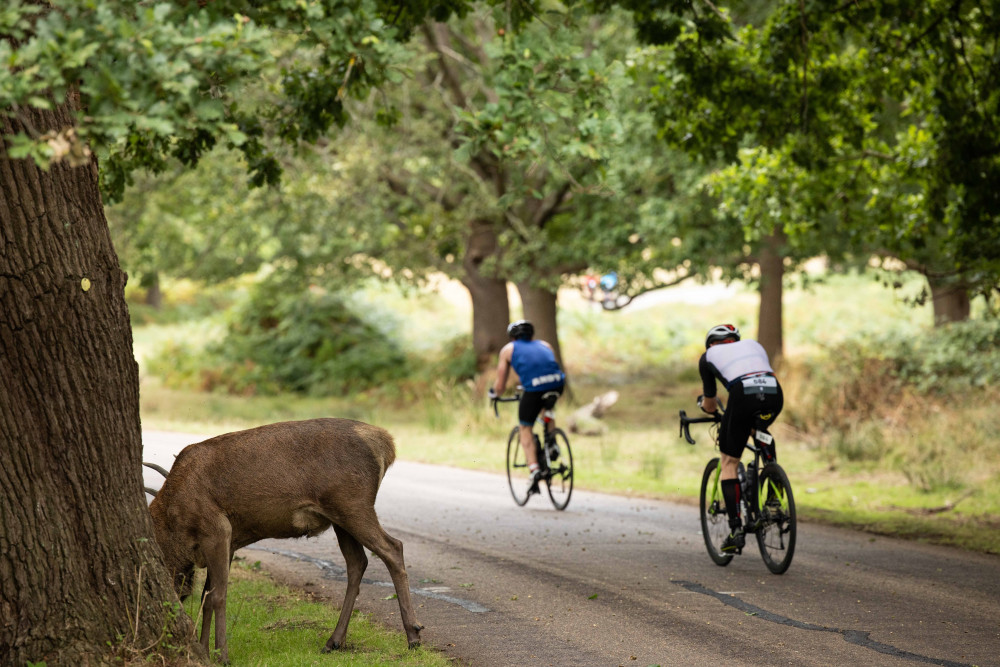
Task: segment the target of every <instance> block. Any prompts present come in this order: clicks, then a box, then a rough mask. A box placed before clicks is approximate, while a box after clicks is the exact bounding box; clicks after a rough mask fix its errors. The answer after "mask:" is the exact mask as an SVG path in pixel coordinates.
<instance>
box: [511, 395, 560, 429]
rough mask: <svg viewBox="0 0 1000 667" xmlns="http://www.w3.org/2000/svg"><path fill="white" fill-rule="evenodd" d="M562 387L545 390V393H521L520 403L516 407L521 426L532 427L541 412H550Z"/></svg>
mask: <svg viewBox="0 0 1000 667" xmlns="http://www.w3.org/2000/svg"><path fill="white" fill-rule="evenodd" d="M562 393H563V387H556V388H555V389H546V390H545V391H525V392H522V393H521V402H520V403H519V404H518V406H517V419H518V421H519V422H520V423H521V426H534V424H535V420H536V419H538V415H540V414H541V413H542V410H543V409H544V410H551V409H552V408H553V407H555V404H556V401H558V400H559V397H560V396H562Z"/></svg>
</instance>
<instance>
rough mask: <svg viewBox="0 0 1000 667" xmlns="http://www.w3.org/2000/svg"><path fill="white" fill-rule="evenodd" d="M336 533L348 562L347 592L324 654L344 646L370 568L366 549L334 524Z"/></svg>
mask: <svg viewBox="0 0 1000 667" xmlns="http://www.w3.org/2000/svg"><path fill="white" fill-rule="evenodd" d="M333 529H334V531H336V533H337V542H338V544H340V551H341V553H343V554H344V560H345V561H346V562H347V591H346V592H345V593H344V604H343V605H341V607H340V619H339V620H338V621H337V627H336V628H334V630H333V634H332V635H330V639H328V640H327V642H326V647H325V648H324V649H323V653H329V652H330V651H333V650H335V649H338V648H340V647H341V646H343V645H344V637H345V636H346V635H347V624H348V623H349V622H350V621H351V613H352V612H353V611H354V602H355V600H357V599H358V591H360V590H361V577H362V576H364V574H365V569H366V568H367V567H368V556H366V555H365V548H364V547H363V546H361V543H360V542H358V541H357V540H356V539H354V536H353V535H351V534H350V533H348V532H347V531H346V530H344V529H343V528H341V527H340V526H338V525H336V524H334V526H333Z"/></svg>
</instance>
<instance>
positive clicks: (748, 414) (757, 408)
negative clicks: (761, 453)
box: [719, 381, 785, 459]
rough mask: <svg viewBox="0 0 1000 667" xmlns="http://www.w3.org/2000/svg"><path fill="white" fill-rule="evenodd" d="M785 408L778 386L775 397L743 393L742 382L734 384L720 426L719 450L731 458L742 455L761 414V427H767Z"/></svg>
mask: <svg viewBox="0 0 1000 667" xmlns="http://www.w3.org/2000/svg"><path fill="white" fill-rule="evenodd" d="M784 405H785V396H784V394H783V393H782V391H781V385H780V384H779V385H778V392H777V393H776V394H749V395H747V394H744V393H743V383H742V382H739V381H736V382H734V383H733V386H732V387H731V388H730V389H729V405H727V406H726V413H725V414H724V415H723V416H722V425H721V426H720V427H719V450H720V451H721V452H722V453H723V454H728V455H729V456H732V457H734V458H737V459H738V458H740V457H741V456H743V450H744V449H746V446H747V439H748V438H749V437H750V430H751V429H753V427H754V423H755V422H756V416H757V414H758V413H760V424H761V426H763V427H767V426H770V425H771V424H772V423H774V420H775V419H777V418H778V414H779V413H780V412H781V408H783V407H784Z"/></svg>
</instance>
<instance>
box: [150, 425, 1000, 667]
mask: <svg viewBox="0 0 1000 667" xmlns="http://www.w3.org/2000/svg"><path fill="white" fill-rule="evenodd" d="M197 439H198V438H197V436H194V437H192V436H178V435H176V434H158V433H146V434H145V435H144V443H145V445H146V456H147V458H146V460H154V461H156V462H158V463H160V464H161V465H163V466H164V467H169V465H170V460H171V456H172V454H170V452H172V451H179V448H180V446H183V444H187V443H190V442H194V441H196V440H197ZM697 472H698V471H693V472H692V474H696V473H697ZM146 479H147V486H153V487H155V486H158V485H159V483H160V482H161V480H160V479H159V478H158V476H157V475H156V474H155V473H153V472H152V471H149V473H148V474H147V475H146ZM792 483H793V484H794V479H793V480H792ZM376 508H377V510H378V513H379V516H380V518H381V521H382V524H383V526H384V527H385V529H386V530H387V531H388V532H389V533H390V534H392V535H393V536H395V537H397V538H399V539H401V540H403V542H404V545H405V546H404V548H405V558H406V565H407V571H408V573H409V577H410V585H411V588H412V589H413V590H414V593H415V594H416V595H415V598H414V599H415V604H417V605H419V606H418V609H417V616H418V619H419V620H420V622H421V623H423V624H424V625H425V626H426V629H425V630H424V631H423V633H422V636H423V639H424V642H425V643H426V644H430V645H432V646H434V647H435V648H437V649H440V650H441V651H443V652H444V653H445V654H447V655H448V656H451V657H454V658H456V659H458V660H459V662H460V664H465V665H481V666H484V667H485V666H489V665H514V664H518V665H521V664H532V665H652V664H660V665H705V664H731V665H919V664H931V665H1000V558H997V557H995V556H987V555H980V554H972V553H967V552H963V551H959V550H955V549H950V548H944V547H934V546H928V545H922V544H917V543H913V542H906V541H901V540H895V539H890V538H884V537H876V536H872V535H867V534H863V533H857V532H853V531H846V530H840V529H834V528H829V527H824V526H819V525H814V524H808V523H802V522H800V524H799V533H798V547H797V549H796V554H795V560H794V562H793V563H792V566H791V568H790V569H789V571H788V572H787V573H786V574H784V575H781V576H775V575H772V574H770V573H769V572H768V570H767V569H766V567H765V566H764V563H763V562H762V561H761V559H760V556H759V553H758V551H757V548H756V545H755V543H754V541H753V540H752V539H751V540H750V541H749V542H748V546H747V548H746V549H745V550H744V553H743V555H742V556H739V557H737V558H735V559H734V560H733V562H732V563H731V564H730V565H729V566H728V567H724V568H722V567H718V566H716V565H715V564H713V563H712V562H711V561H710V560H709V558H708V555H707V554H706V553H705V547H704V543H703V541H702V538H701V535H700V532H699V524H698V513H697V510H696V508H694V507H692V506H685V505H677V504H672V503H667V502H660V501H652V500H642V499H630V498H625V497H620V496H612V495H606V494H598V493H586V492H581V491H579V490H577V491H575V492H574V494H573V498H572V501H571V502H570V505H569V508H568V509H567V510H566V511H565V512H557V511H555V510H554V509H553V508H552V507H551V505H550V504H549V503H548V499H547V498H546V497H544V496H542V497H538V496H536V497H533V498H532V499H531V501H530V502H529V503H528V505H527V506H526V507H524V508H519V507H517V506H515V505H514V503H513V501H512V500H511V497H510V493H509V491H508V489H507V482H506V478H505V477H503V476H499V475H494V474H489V473H481V472H474V471H467V470H459V469H454V468H447V467H441V466H430V465H422V464H416V463H409V462H405V461H397V462H396V464H395V465H394V466H393V467H392V468H391V469H390V470H389V472H388V474H387V475H386V477H385V480H384V481H383V484H382V488H381V490H380V492H379V497H378V502H377V504H376ZM238 555H239V556H241V557H244V558H246V559H248V560H250V561H261V562H262V563H263V564H264V565H265V567H267V568H268V569H269V570H270V571H271V572H273V573H275V576H277V577H278V578H281V579H284V580H286V581H288V582H289V583H293V584H295V585H298V586H302V587H304V588H306V590H309V591H312V592H314V593H316V594H319V595H324V596H329V597H331V599H333V600H335V602H333V604H335V605H337V606H339V603H340V600H341V598H342V596H343V590H344V581H345V580H344V576H343V575H344V570H343V565H344V561H343V558H342V557H341V555H340V552H339V549H338V548H337V546H336V538H335V536H334V534H333V531H328V532H327V533H325V534H323V535H321V536H319V537H318V538H311V539H299V540H267V541H263V542H259V543H257V544H256V545H253V546H252V547H250V548H247V549H243V550H241V551H240V552H239V554H238ZM365 577H366V580H365V581H366V583H365V584H364V585H363V586H362V591H361V595H360V597H359V600H358V605H357V608H358V609H359V610H360V611H362V612H368V613H371V614H373V615H374V616H375V617H377V618H379V619H381V620H383V621H385V623H386V624H387V626H388V627H390V628H398V629H399V630H400V631H401V630H402V628H401V627H400V625H399V621H398V607H397V604H396V602H395V600H392V599H386V598H389V597H390V596H391V595H392V592H393V591H392V588H391V583H389V581H390V580H389V577H388V572H387V571H386V569H385V567H384V566H383V565H382V564H381V563H380V562H378V560H377V559H374V558H373V559H371V563H370V564H369V567H368V571H367V573H366V575H365ZM348 643H350V633H348Z"/></svg>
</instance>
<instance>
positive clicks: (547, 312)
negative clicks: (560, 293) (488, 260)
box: [517, 282, 563, 365]
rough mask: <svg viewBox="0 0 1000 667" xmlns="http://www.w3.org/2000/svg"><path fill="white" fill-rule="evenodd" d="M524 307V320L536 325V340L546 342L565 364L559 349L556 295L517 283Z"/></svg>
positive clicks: (561, 362) (529, 285)
mask: <svg viewBox="0 0 1000 667" xmlns="http://www.w3.org/2000/svg"><path fill="white" fill-rule="evenodd" d="M517 291H518V292H519V293H520V295H521V304H522V305H523V306H524V319H526V320H530V321H531V323H532V324H534V325H535V338H538V339H541V340H544V341H545V342H546V343H548V344H549V345H551V346H552V349H553V350H555V352H556V359H557V360H558V361H559V364H560V365H562V364H563V359H562V350H561V349H560V347H559V329H558V324H557V322H556V293H555V292H552V291H550V290H547V289H543V288H539V287H535V286H534V285H531V284H529V283H527V282H519V283H517Z"/></svg>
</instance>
